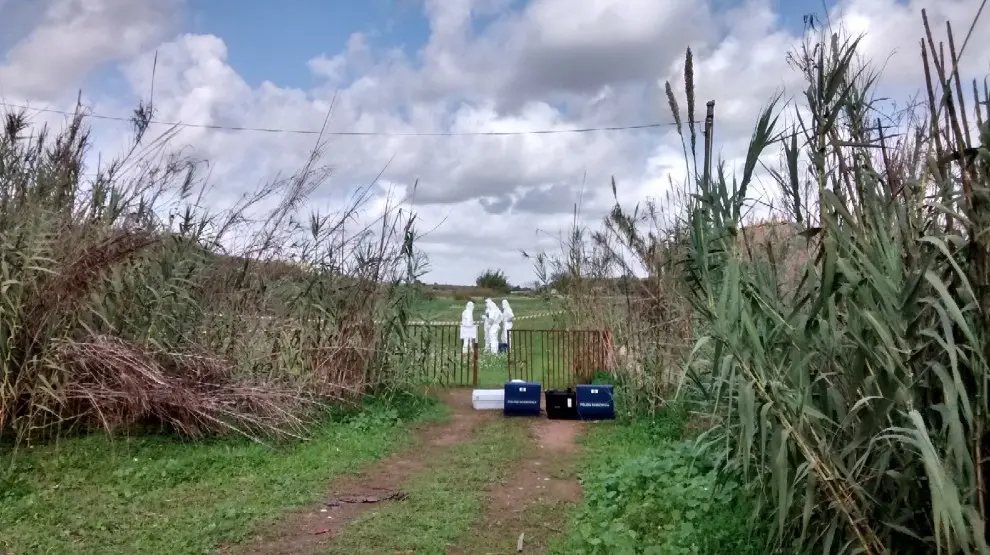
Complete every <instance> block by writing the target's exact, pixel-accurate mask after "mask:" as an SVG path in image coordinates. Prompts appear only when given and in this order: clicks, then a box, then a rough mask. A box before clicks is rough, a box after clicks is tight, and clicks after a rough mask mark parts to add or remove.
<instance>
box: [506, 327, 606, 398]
mask: <svg viewBox="0 0 990 555" xmlns="http://www.w3.org/2000/svg"><path fill="white" fill-rule="evenodd" d="M611 360H612V332H611V331H609V330H516V329H513V330H509V352H508V362H507V364H508V367H509V379H521V380H526V381H531V382H532V381H536V382H540V383H542V384H543V387H544V388H545V389H551V388H565V387H573V386H574V385H576V384H579V383H589V382H590V381H591V379H592V377H593V376H594V375H595V373H596V372H605V371H608V369H609V363H610V361H611Z"/></svg>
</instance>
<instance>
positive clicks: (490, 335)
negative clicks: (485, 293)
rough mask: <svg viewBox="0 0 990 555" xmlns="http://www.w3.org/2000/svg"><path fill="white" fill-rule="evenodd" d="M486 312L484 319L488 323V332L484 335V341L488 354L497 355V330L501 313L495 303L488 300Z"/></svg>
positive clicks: (500, 320)
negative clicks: (485, 341)
mask: <svg viewBox="0 0 990 555" xmlns="http://www.w3.org/2000/svg"><path fill="white" fill-rule="evenodd" d="M487 304H488V310H486V311H485V319H486V320H487V322H488V331H487V333H486V336H487V337H486V338H485V339H486V340H487V343H488V349H487V350H488V352H489V353H497V352H498V328H499V324H500V323H501V322H502V312H501V311H500V310H499V309H498V307H497V306H495V301H493V300H491V299H488V303H487Z"/></svg>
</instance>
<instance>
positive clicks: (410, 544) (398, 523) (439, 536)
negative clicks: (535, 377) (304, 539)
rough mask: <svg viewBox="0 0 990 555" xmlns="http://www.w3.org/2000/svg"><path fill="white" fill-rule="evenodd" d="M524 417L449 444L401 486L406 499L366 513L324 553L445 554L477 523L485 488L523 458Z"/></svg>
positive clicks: (501, 421) (496, 422) (489, 426)
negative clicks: (426, 469) (423, 470)
mask: <svg viewBox="0 0 990 555" xmlns="http://www.w3.org/2000/svg"><path fill="white" fill-rule="evenodd" d="M528 427H529V421H528V420H515V419H498V420H494V421H492V422H491V423H490V424H486V425H485V426H484V427H482V428H481V429H480V430H479V431H478V432H477V434H476V437H475V438H474V439H473V440H472V441H470V442H468V443H463V444H461V445H457V446H455V447H452V448H451V449H450V450H449V451H447V452H446V453H445V454H444V456H442V457H440V458H439V459H437V460H436V461H434V464H433V465H432V469H431V470H430V471H429V472H428V473H426V474H423V475H421V476H418V477H416V478H414V479H412V480H411V481H410V482H409V484H408V485H406V486H405V487H404V491H405V492H407V493H408V494H409V498H408V499H407V500H405V501H403V502H399V503H393V504H390V505H387V506H385V507H383V508H381V509H378V510H375V511H371V512H369V513H367V514H365V515H363V516H362V517H361V518H360V519H358V520H356V521H355V522H353V523H351V524H350V525H348V526H347V527H346V528H344V530H343V532H342V533H341V535H340V536H339V537H338V539H337V540H336V541H335V543H334V546H333V547H332V549H331V551H329V552H328V553H332V554H348V555H352V554H353V555H359V554H368V555H379V554H381V553H446V551H447V546H448V545H449V544H450V543H451V542H453V541H454V540H456V539H457V538H459V537H461V536H462V535H463V534H465V533H466V532H467V531H468V530H471V529H472V527H474V526H475V525H477V524H478V520H479V519H480V517H481V514H482V510H483V509H484V506H483V501H484V495H485V490H486V488H488V487H489V486H490V485H492V484H493V483H495V482H498V481H500V480H504V479H506V478H507V477H508V476H509V475H510V474H511V472H512V469H513V468H512V462H513V461H514V460H517V459H519V458H521V457H523V456H525V453H526V449H527V446H529V445H530V444H529V442H528V440H527V435H526V434H527V429H528Z"/></svg>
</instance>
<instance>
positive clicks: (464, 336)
mask: <svg viewBox="0 0 990 555" xmlns="http://www.w3.org/2000/svg"><path fill="white" fill-rule="evenodd" d="M477 340H478V327H477V326H475V325H474V303H473V302H471V301H468V302H467V304H466V305H464V311H463V312H461V352H462V353H467V352H468V351H469V350H470V349H471V343H473V342H476V341H477Z"/></svg>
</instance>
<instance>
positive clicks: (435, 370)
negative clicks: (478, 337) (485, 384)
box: [409, 324, 478, 387]
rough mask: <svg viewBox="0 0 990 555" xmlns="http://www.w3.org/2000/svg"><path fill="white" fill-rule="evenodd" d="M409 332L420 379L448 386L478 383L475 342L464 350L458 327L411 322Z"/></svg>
mask: <svg viewBox="0 0 990 555" xmlns="http://www.w3.org/2000/svg"><path fill="white" fill-rule="evenodd" d="M409 334H410V342H411V343H412V349H413V355H414V358H415V360H414V363H415V364H416V365H417V366H418V367H419V369H420V378H421V379H423V380H424V381H426V382H428V383H435V384H439V385H443V386H448V387H451V386H477V385H478V343H477V342H476V341H475V342H471V344H470V345H468V348H467V351H466V352H465V351H464V349H463V344H462V342H461V334H460V326H458V325H456V324H454V325H451V324H419V325H412V326H410V327H409Z"/></svg>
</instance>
